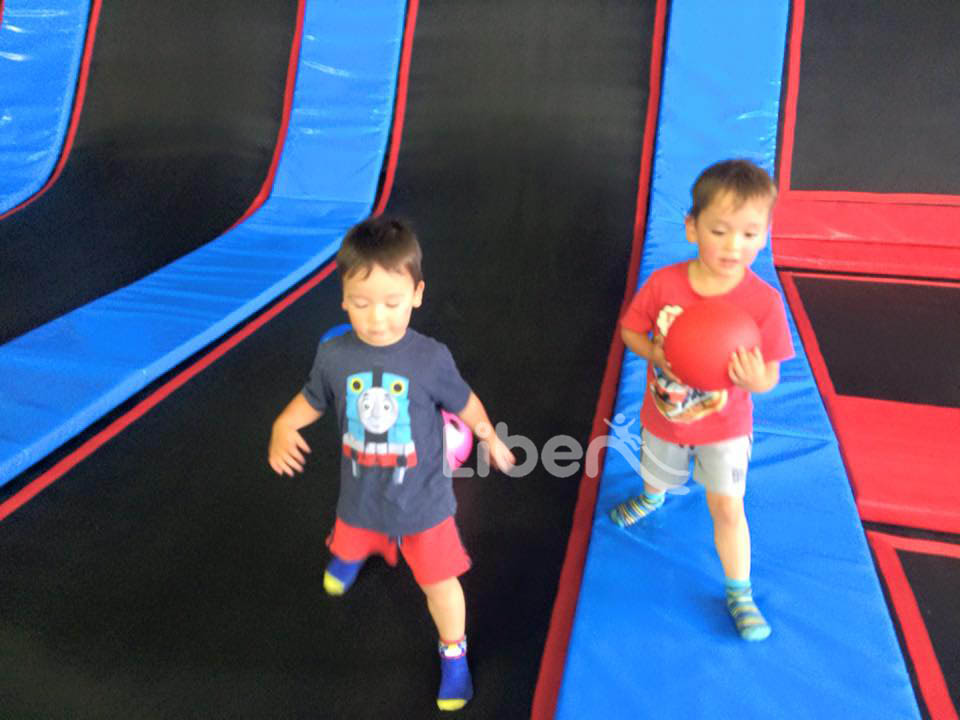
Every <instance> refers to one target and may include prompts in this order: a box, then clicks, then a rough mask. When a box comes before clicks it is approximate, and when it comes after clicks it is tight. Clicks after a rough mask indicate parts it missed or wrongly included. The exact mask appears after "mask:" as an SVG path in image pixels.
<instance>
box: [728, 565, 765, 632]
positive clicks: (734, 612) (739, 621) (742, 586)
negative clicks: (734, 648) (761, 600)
mask: <svg viewBox="0 0 960 720" xmlns="http://www.w3.org/2000/svg"><path fill="white" fill-rule="evenodd" d="M726 590H727V610H729V611H730V616H731V617H732V618H733V622H734V623H735V624H736V626H737V632H739V633H740V637H742V638H743V639H744V640H751V641H757V640H766V639H767V638H768V637H769V636H770V630H771V629H770V625H769V624H768V623H767V621H766V620H765V619H764V617H763V615H761V614H760V610H758V609H757V606H756V604H755V603H754V602H753V588H752V587H751V585H750V579H749V578H748V579H746V580H736V579H733V578H727V582H726Z"/></svg>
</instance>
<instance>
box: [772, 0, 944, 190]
mask: <svg viewBox="0 0 960 720" xmlns="http://www.w3.org/2000/svg"><path fill="white" fill-rule="evenodd" d="M804 5H805V8H804V31H803V44H802V64H801V66H800V86H799V96H798V104H797V124H796V137H795V142H796V145H795V151H794V154H793V173H792V177H791V186H792V189H794V190H838V191H859V192H876V193H935V194H944V195H960V137H958V135H957V133H956V127H955V126H956V123H955V118H956V117H957V116H958V115H960V94H958V93H956V92H950V91H949V90H948V89H949V88H953V87H955V85H956V72H957V68H958V67H960V44H958V43H957V42H956V37H957V34H958V33H960V4H958V3H956V2H955V1H954V0H925V1H924V2H922V3H910V2H902V1H901V0H847V1H846V2H835V1H834V0H805V3H804ZM894 148H895V149H896V152H891V149H894Z"/></svg>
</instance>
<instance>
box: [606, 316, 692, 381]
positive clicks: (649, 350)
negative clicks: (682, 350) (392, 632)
mask: <svg viewBox="0 0 960 720" xmlns="http://www.w3.org/2000/svg"><path fill="white" fill-rule="evenodd" d="M620 337H621V338H623V344H624V345H626V346H627V347H628V348H630V349H631V350H633V352H635V353H636V354H637V355H639V356H640V357H642V358H644V359H645V360H647V361H648V362H651V363H653V364H654V365H656V366H657V367H658V368H660V369H661V370H663V372H664V373H665V374H666V376H667V377H668V378H670V379H671V380H674V381H676V382H680V379H679V378H678V377H677V376H676V375H674V374H673V372H672V371H671V370H670V363H668V362H667V358H666V356H665V355H664V354H663V344H662V343H658V342H654V341H653V339H652V338H651V337H650V335H649V334H648V333H638V332H636V331H635V330H630V329H628V328H625V327H623V326H622V325H621V326H620Z"/></svg>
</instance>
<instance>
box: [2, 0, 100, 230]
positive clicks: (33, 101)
mask: <svg viewBox="0 0 960 720" xmlns="http://www.w3.org/2000/svg"><path fill="white" fill-rule="evenodd" d="M89 15H90V0H5V2H4V3H3V18H2V23H0V213H4V212H6V211H7V210H9V209H10V208H13V207H16V206H17V205H19V204H20V203H21V202H23V201H24V200H26V199H28V198H29V197H30V196H32V195H33V194H35V193H36V192H37V191H38V190H39V189H40V188H41V187H43V185H44V183H45V182H46V181H47V179H48V178H49V177H50V175H51V173H52V172H53V169H54V168H55V167H56V165H57V161H58V160H59V159H60V151H61V148H62V147H63V142H64V138H65V137H66V133H67V128H68V126H69V124H70V116H71V113H72V112H73V98H74V95H75V90H76V86H77V76H78V74H79V71H80V63H81V60H82V59H83V49H84V44H85V40H86V33H87V21H88V19H89Z"/></svg>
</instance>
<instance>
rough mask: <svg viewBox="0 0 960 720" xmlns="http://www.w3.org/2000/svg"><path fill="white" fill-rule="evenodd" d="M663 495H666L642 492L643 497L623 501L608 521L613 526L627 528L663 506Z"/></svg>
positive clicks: (612, 511)
mask: <svg viewBox="0 0 960 720" xmlns="http://www.w3.org/2000/svg"><path fill="white" fill-rule="evenodd" d="M665 495H666V493H662V492H661V493H648V492H647V491H646V490H644V492H643V495H637V496H636V497H632V498H630V499H629V500H624V501H623V502H622V503H620V504H619V505H617V506H616V507H615V508H613V510H611V511H610V519H611V520H613V522H614V524H615V525H618V526H620V527H629V526H631V525H633V524H634V523H635V522H637V521H638V520H641V519H642V518H645V517H646V516H647V515H649V514H650V513H652V512H653V511H654V510H656V509H657V508H659V507H660V506H661V505H663V498H664V497H665Z"/></svg>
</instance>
